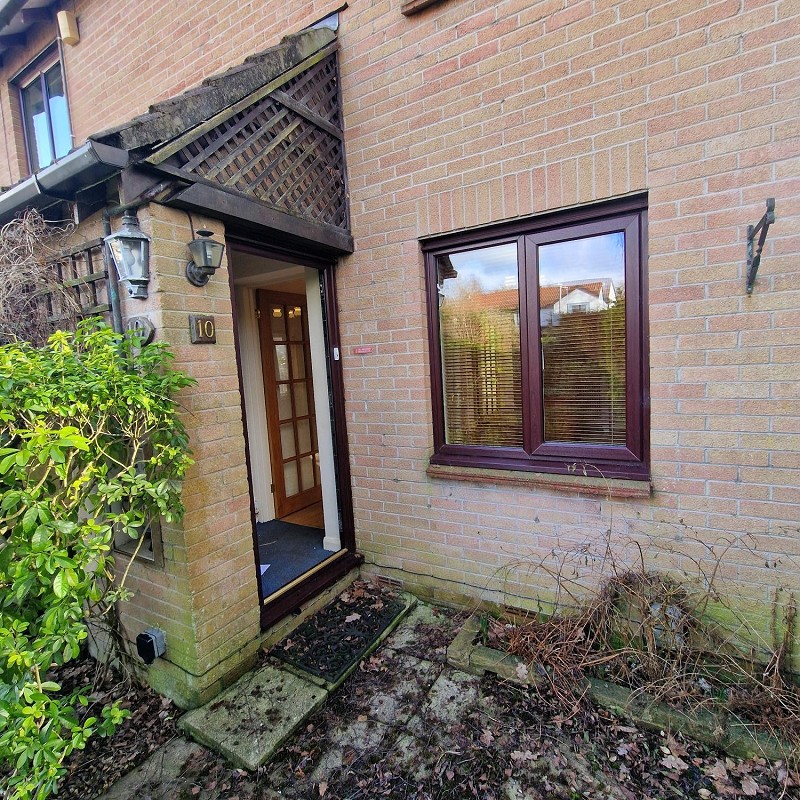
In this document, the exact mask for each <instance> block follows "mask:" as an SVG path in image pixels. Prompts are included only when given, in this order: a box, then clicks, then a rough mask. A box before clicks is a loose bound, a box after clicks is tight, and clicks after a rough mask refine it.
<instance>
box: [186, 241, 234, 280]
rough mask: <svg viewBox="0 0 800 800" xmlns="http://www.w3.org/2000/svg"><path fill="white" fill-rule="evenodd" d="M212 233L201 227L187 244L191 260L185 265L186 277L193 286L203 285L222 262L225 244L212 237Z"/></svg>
mask: <svg viewBox="0 0 800 800" xmlns="http://www.w3.org/2000/svg"><path fill="white" fill-rule="evenodd" d="M213 235H214V234H213V233H212V231H209V230H207V229H205V228H201V229H200V230H198V231H197V238H195V239H192V241H191V242H189V244H188V245H187V247H188V248H189V252H190V253H191V254H192V260H191V261H190V262H189V263H188V264H187V265H186V277H187V278H188V280H189V283H191V284H192V285H193V286H205V285H206V284H207V283H208V279H209V278H210V277H211V276H212V275H213V274H214V272H216V270H218V269H219V267H220V265H221V264H222V254H223V253H224V252H225V245H224V244H222V243H221V242H218V241H216V240H215V239H212V238H211V237H212V236H213Z"/></svg>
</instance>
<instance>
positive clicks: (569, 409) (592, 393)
mask: <svg viewBox="0 0 800 800" xmlns="http://www.w3.org/2000/svg"><path fill="white" fill-rule="evenodd" d="M538 259H539V318H540V322H541V346H542V384H543V393H544V398H543V399H544V438H545V440H546V441H556V442H586V443H590V444H612V445H624V444H625V441H626V436H625V433H626V426H625V235H624V234H623V233H621V232H619V233H607V234H604V235H602V236H591V237H585V238H581V239H572V240H569V241H566V242H557V243H555V244H547V245H540V246H539V248H538Z"/></svg>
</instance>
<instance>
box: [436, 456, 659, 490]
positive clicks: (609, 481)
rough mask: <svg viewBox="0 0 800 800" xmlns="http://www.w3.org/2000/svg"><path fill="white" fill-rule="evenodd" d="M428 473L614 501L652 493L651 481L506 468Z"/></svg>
mask: <svg viewBox="0 0 800 800" xmlns="http://www.w3.org/2000/svg"><path fill="white" fill-rule="evenodd" d="M427 474H428V476H429V477H431V478H442V479H445V478H446V479H449V480H454V481H472V482H474V483H506V484H513V485H515V486H531V487H536V488H542V489H555V490H556V491H562V492H568V493H570V494H586V495H602V496H604V497H613V498H646V497H650V496H651V495H652V493H653V487H652V485H651V484H650V482H649V481H634V480H627V479H624V478H592V477H588V476H586V475H557V474H552V475H551V474H547V473H542V472H517V471H516V470H507V469H482V468H480V467H454V466H448V465H445V464H429V465H428V469H427Z"/></svg>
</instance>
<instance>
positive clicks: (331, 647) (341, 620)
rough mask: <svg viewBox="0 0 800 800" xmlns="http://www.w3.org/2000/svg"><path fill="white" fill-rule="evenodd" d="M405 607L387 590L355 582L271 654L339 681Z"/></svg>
mask: <svg viewBox="0 0 800 800" xmlns="http://www.w3.org/2000/svg"><path fill="white" fill-rule="evenodd" d="M404 608H405V603H403V601H402V600H400V599H398V598H397V597H396V596H394V595H393V594H392V593H391V592H389V591H388V590H382V589H380V588H378V587H371V586H366V587H365V586H364V585H363V584H362V585H359V584H354V585H353V586H352V587H351V588H350V589H348V590H347V591H346V592H343V593H342V594H341V595H340V596H339V597H338V598H337V599H336V600H334V601H333V602H332V603H331V604H330V605H327V606H325V608H323V609H321V610H320V611H318V612H317V613H316V614H314V615H313V616H312V617H310V618H309V619H308V620H306V621H305V622H304V623H303V624H302V625H300V627H298V628H297V629H296V630H294V631H293V632H292V633H291V634H290V635H289V636H288V637H287V638H286V639H284V640H283V641H281V642H279V643H278V644H277V645H276V646H275V647H274V648H273V649H272V655H274V656H277V657H278V658H280V659H282V660H283V661H286V662H287V663H289V664H293V665H294V666H296V667H299V668H300V669H303V670H305V671H306V672H310V673H311V674H312V675H317V676H318V677H320V678H323V679H324V680H326V681H328V682H330V683H336V682H337V681H338V680H339V679H340V678H341V677H342V676H343V675H344V674H345V673H346V672H347V671H348V670H349V669H350V667H352V666H353V665H354V664H356V663H358V661H359V660H360V659H361V657H362V656H363V655H364V654H365V653H366V652H367V651H368V650H369V648H370V647H371V646H372V645H373V644H374V643H375V641H376V640H377V639H378V638H379V637H380V635H381V634H382V633H383V632H384V631H385V630H386V628H388V627H389V625H391V623H392V622H393V620H394V619H395V618H396V617H397V616H398V615H399V614H400V613H401V612H402V611H403V609H404Z"/></svg>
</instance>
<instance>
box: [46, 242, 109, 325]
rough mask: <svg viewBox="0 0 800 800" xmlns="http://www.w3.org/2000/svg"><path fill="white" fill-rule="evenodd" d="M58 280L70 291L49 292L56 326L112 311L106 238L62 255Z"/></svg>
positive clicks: (55, 267)
mask: <svg viewBox="0 0 800 800" xmlns="http://www.w3.org/2000/svg"><path fill="white" fill-rule="evenodd" d="M53 271H54V272H55V275H56V276H57V281H58V282H59V283H60V284H61V285H62V286H64V287H65V289H66V292H64V294H63V295H61V294H60V293H58V292H45V293H43V295H42V302H43V303H44V304H45V309H46V313H47V320H48V322H50V323H51V324H52V325H53V328H54V329H55V328H59V327H63V326H64V325H65V324H69V323H71V322H73V321H76V320H77V319H79V318H82V317H90V316H92V315H94V314H102V315H106V314H108V312H109V311H110V310H111V305H110V304H109V300H108V288H107V280H106V272H105V264H104V261H103V240H102V239H94V240H92V241H90V242H85V243H83V244H81V245H79V246H78V247H76V248H75V249H72V250H69V251H67V252H66V253H64V254H62V256H61V258H60V259H59V260H58V261H55V262H54V263H53Z"/></svg>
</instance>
